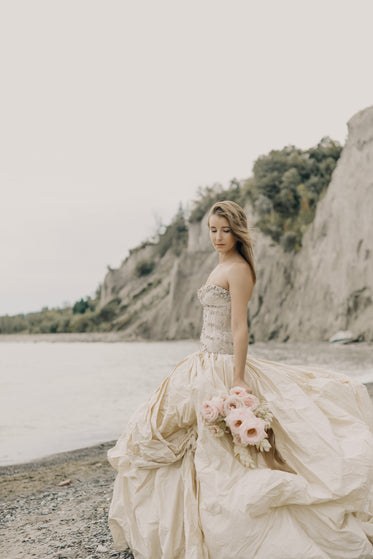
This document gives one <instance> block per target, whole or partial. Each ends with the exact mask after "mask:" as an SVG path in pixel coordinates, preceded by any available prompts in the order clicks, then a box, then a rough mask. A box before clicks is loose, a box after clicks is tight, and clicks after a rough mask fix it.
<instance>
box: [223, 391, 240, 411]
mask: <svg viewBox="0 0 373 559" xmlns="http://www.w3.org/2000/svg"><path fill="white" fill-rule="evenodd" d="M242 407H244V403H243V401H242V398H240V397H239V396H236V395H235V394H231V395H230V396H228V398H227V399H226V400H225V401H224V403H223V414H224V415H228V414H229V412H230V411H232V410H234V409H238V408H242Z"/></svg>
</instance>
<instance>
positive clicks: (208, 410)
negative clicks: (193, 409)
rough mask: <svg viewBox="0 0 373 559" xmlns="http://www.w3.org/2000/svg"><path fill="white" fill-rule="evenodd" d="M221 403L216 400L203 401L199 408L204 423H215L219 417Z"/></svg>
mask: <svg viewBox="0 0 373 559" xmlns="http://www.w3.org/2000/svg"><path fill="white" fill-rule="evenodd" d="M222 407H223V402H222V401H220V399H218V398H213V399H212V400H205V401H204V402H203V403H202V406H201V414H202V417H203V419H204V420H205V421H206V423H215V421H217V420H218V419H219V416H220V415H221V412H222Z"/></svg>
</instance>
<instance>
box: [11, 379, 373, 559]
mask: <svg viewBox="0 0 373 559" xmlns="http://www.w3.org/2000/svg"><path fill="white" fill-rule="evenodd" d="M367 388H368V391H369V394H370V396H371V398H372V399H373V383H372V384H368V385H367ZM114 444H115V441H108V442H106V443H102V444H98V445H95V446H91V447H88V448H82V449H78V450H72V451H70V452H61V453H58V454H53V455H51V456H47V457H45V458H41V459H39V460H33V461H32V462H27V463H23V464H16V465H12V466H3V467H0V503H1V504H0V540H1V548H0V557H1V559H30V558H32V557H38V558H41V559H109V558H110V559H114V558H116V559H134V558H133V555H132V553H131V551H130V550H129V549H127V550H126V551H122V552H119V551H116V550H115V549H114V548H113V542H112V537H111V533H110V530H109V527H108V523H107V517H108V512H109V506H110V502H111V498H112V493H113V484H114V479H115V475H116V471H115V470H114V469H113V468H112V466H111V465H110V464H109V462H108V461H107V458H106V453H107V450H108V449H109V448H111V447H112V446H114ZM64 481H65V482H66V485H59V484H60V483H61V482H64Z"/></svg>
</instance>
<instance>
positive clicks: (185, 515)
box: [108, 284, 373, 559]
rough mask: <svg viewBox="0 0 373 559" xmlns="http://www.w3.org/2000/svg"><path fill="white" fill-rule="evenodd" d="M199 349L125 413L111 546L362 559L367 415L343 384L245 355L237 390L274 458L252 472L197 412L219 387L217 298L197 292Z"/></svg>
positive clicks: (365, 550) (371, 420)
mask: <svg viewBox="0 0 373 559" xmlns="http://www.w3.org/2000/svg"><path fill="white" fill-rule="evenodd" d="M198 297H199V299H200V301H201V303H202V306H203V327H202V332H201V343H200V349H199V351H196V352H195V353H192V354H190V355H188V356H187V357H185V359H183V360H182V361H181V362H180V363H178V364H177V365H176V367H175V369H174V370H173V371H172V372H171V373H170V374H169V375H168V376H167V377H166V378H165V379H164V381H163V382H162V383H161V385H160V386H159V387H158V388H157V390H155V391H154V392H153V393H152V394H151V395H150V396H149V397H148V399H147V400H146V401H144V403H143V404H142V405H141V406H140V407H139V408H138V409H137V410H136V411H135V412H134V413H133V414H132V416H131V418H130V421H129V423H128V425H127V427H126V430H125V432H124V433H123V434H122V436H121V437H120V438H119V439H118V441H117V443H116V445H115V446H114V447H113V448H111V449H110V450H109V451H108V460H109V462H110V464H111V465H112V466H113V468H115V470H116V471H117V472H118V473H117V475H116V479H115V483H114V489H113V497H112V501H111V505H110V510H109V518H108V522H109V527H110V530H111V533H112V536H113V539H114V547H115V549H117V550H124V549H126V548H127V546H129V547H130V548H131V549H132V552H133V554H134V557H135V558H136V559H368V558H370V559H372V558H373V406H372V404H371V401H370V398H369V396H368V392H367V389H366V387H365V386H364V385H362V384H360V383H359V382H357V381H355V380H353V379H351V378H349V377H348V376H346V375H343V374H339V373H332V372H329V371H326V370H323V369H319V368H314V367H309V366H307V367H302V366H293V365H287V364H285V363H277V362H273V361H267V360H265V359H257V358H254V357H250V355H249V354H248V357H247V361H246V370H245V381H246V382H247V383H248V384H249V385H250V387H251V389H252V392H253V393H254V394H255V395H257V396H258V397H259V398H260V399H265V400H266V401H267V402H268V404H269V406H270V408H271V411H272V412H273V414H274V419H273V422H272V428H273V431H274V434H275V451H271V452H270V453H268V454H267V453H253V456H255V460H256V466H257V467H256V468H255V469H247V468H245V467H244V466H243V465H242V464H241V463H240V462H239V460H238V459H237V457H235V456H234V454H233V451H232V448H233V447H232V443H231V440H230V439H229V437H227V436H224V437H222V438H218V437H215V436H214V435H213V434H212V433H211V432H210V431H209V430H208V429H207V427H206V425H205V424H204V423H203V421H202V419H201V417H200V414H199V407H200V405H201V403H202V401H203V400H205V399H209V398H211V397H212V396H214V395H215V393H216V392H218V391H226V390H227V389H229V388H231V386H232V381H233V364H234V356H233V339H232V334H231V329H230V316H231V301H230V293H229V291H227V290H226V289H224V288H222V287H219V286H215V285H212V284H207V285H205V286H203V287H202V288H200V289H199V291H198Z"/></svg>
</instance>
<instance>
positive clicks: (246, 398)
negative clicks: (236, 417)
mask: <svg viewBox="0 0 373 559" xmlns="http://www.w3.org/2000/svg"><path fill="white" fill-rule="evenodd" d="M241 398H242V401H243V403H244V404H245V406H246V407H247V408H249V409H251V410H255V408H257V407H258V406H259V400H258V398H257V397H256V396H254V394H246V395H243V396H241Z"/></svg>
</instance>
